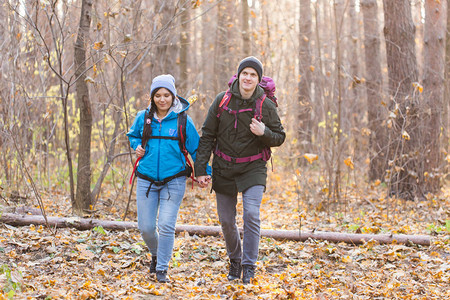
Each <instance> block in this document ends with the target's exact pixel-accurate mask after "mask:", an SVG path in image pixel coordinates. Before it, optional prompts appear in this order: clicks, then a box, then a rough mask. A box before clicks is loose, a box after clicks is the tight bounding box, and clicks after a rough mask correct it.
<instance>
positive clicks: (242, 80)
mask: <svg viewBox="0 0 450 300" xmlns="http://www.w3.org/2000/svg"><path fill="white" fill-rule="evenodd" d="M258 81H259V77H258V73H256V70H255V69H253V68H251V67H247V68H245V69H244V70H242V72H241V73H240V74H239V88H240V89H241V90H242V91H244V92H245V93H247V94H248V93H251V94H253V91H254V90H255V89H256V86H257V85H258ZM241 94H242V92H241Z"/></svg>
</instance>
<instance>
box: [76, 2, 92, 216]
mask: <svg viewBox="0 0 450 300" xmlns="http://www.w3.org/2000/svg"><path fill="white" fill-rule="evenodd" d="M91 11H92V0H83V1H82V4H81V17H80V25H79V27H78V36H77V40H76V42H75V50H74V57H75V76H76V80H77V81H76V87H75V89H76V100H77V103H78V107H79V108H80V139H79V147H78V171H77V193H76V198H75V205H74V207H72V209H73V211H74V213H76V214H82V212H83V210H88V209H90V206H91V204H92V194H91V132H92V111H91V102H90V99H89V88H88V86H87V82H86V80H85V79H86V48H87V46H86V45H87V40H88V38H89V29H90V26H91Z"/></svg>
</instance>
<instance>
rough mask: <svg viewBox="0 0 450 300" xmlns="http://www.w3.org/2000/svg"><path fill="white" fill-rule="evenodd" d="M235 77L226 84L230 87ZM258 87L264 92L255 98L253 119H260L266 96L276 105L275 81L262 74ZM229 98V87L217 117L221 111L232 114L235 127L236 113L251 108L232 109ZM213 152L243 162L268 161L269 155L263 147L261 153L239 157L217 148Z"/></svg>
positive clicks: (233, 160)
mask: <svg viewBox="0 0 450 300" xmlns="http://www.w3.org/2000/svg"><path fill="white" fill-rule="evenodd" d="M236 78H237V74H235V75H233V77H231V78H230V81H228V86H229V87H231V84H232V83H233V81H234V80H235V79H236ZM258 85H259V86H260V87H262V88H263V90H264V94H263V95H262V96H261V97H259V98H258V99H256V103H255V104H256V105H255V119H257V120H258V121H261V119H262V106H263V103H264V100H266V98H269V99H270V100H272V102H273V103H275V105H276V106H277V107H278V102H277V97H275V82H274V81H273V79H272V78H270V77H268V76H263V77H262V79H261V82H260V83H259V84H258ZM230 100H231V92H230V89H228V90H227V91H226V92H225V95H223V98H222V101H220V104H219V108H218V110H217V118H220V115H221V114H222V113H223V111H224V110H225V111H227V112H228V113H229V114H232V115H234V117H235V122H234V128H236V127H237V114H238V113H241V112H245V111H252V110H253V109H252V108H246V109H240V110H232V109H230V108H229V107H228V104H229V103H230ZM214 153H215V154H216V155H218V156H220V157H221V158H223V159H225V160H226V161H230V162H235V163H245V162H251V161H254V160H257V159H262V160H264V161H268V160H269V159H270V156H271V151H270V148H268V147H267V148H264V149H263V150H262V152H261V153H259V154H256V155H253V156H248V157H239V158H233V157H230V156H228V155H226V154H225V153H223V152H221V151H220V150H219V149H218V148H216V149H215V151H214Z"/></svg>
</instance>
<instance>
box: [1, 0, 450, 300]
mask: <svg viewBox="0 0 450 300" xmlns="http://www.w3.org/2000/svg"><path fill="white" fill-rule="evenodd" d="M448 9H449V7H448V3H447V1H438V0H412V1H410V0H383V1H376V0H359V1H358V0H334V1H325V0H299V1H287V0H281V1H257V0H253V1H252V0H248V1H247V0H245V1H235V0H233V1H229V0H222V1H213V0H209V1H184V0H179V1H174V0H167V1H163V0H158V1H144V0H137V1H92V0H79V1H77V0H72V1H69V0H60V1H54V0H48V1H37V0H36V1H20V0H9V1H6V0H3V1H2V4H1V6H0V19H1V22H0V26H1V30H0V42H1V45H2V51H1V52H0V58H1V59H0V75H1V81H0V125H1V126H0V129H1V132H0V148H1V153H2V154H1V157H0V165H1V166H0V168H1V170H2V172H0V215H2V214H3V215H6V214H9V213H16V214H19V213H22V214H28V215H30V214H39V215H41V214H42V215H49V216H58V217H72V216H83V217H91V218H97V219H105V220H124V219H128V220H131V221H135V220H136V206H135V203H134V201H133V199H134V198H133V190H132V185H130V184H129V183H128V180H129V177H130V175H131V170H132V166H133V164H134V161H135V156H134V153H133V152H132V149H130V148H129V144H128V139H127V138H126V136H125V133H126V132H127V130H128V129H129V127H130V125H131V122H132V120H133V118H134V116H135V115H136V113H137V111H139V110H141V109H144V108H145V107H146V106H147V105H148V101H149V96H148V92H149V87H150V83H151V80H152V78H153V77H155V76H157V75H160V74H164V73H171V74H173V75H174V76H175V78H176V85H177V90H178V93H179V95H180V96H183V97H185V98H187V97H189V96H191V95H194V94H195V95H197V96H198V100H197V101H196V102H195V103H194V104H193V105H192V108H191V109H190V110H189V114H190V116H191V117H192V118H193V120H194V123H195V124H196V126H197V128H198V129H199V131H200V128H201V125H202V122H203V120H204V118H205V116H206V112H207V110H208V108H209V105H210V104H211V102H212V100H213V99H214V97H215V96H216V94H217V93H219V92H220V91H223V90H225V89H226V88H227V85H226V84H227V82H228V80H229V78H230V77H231V76H232V75H233V74H235V72H236V70H237V65H238V63H239V61H240V60H241V59H242V58H244V57H245V56H248V55H254V56H256V57H258V58H259V59H260V60H261V61H262V62H263V64H264V73H265V75H268V76H271V77H272V78H274V80H275V82H276V85H277V92H276V96H277V97H278V99H279V100H278V102H279V107H278V111H279V114H280V116H281V118H282V122H283V124H284V126H285V129H286V132H287V138H286V142H285V143H284V145H283V146H282V147H280V148H276V149H273V150H274V153H273V161H272V163H273V164H272V165H270V164H269V169H270V168H272V167H273V172H272V171H269V183H268V187H267V193H266V196H265V197H264V199H263V208H262V216H263V220H262V227H263V228H265V229H276V230H302V231H304V230H322V231H330V232H352V233H391V234H411V235H413V234H428V235H431V236H433V238H432V242H431V244H430V245H429V246H428V247H420V246H417V245H416V246H411V245H407V246H399V245H396V244H395V243H394V244H392V245H391V244H390V245H382V244H378V243H365V244H363V245H362V246H355V245H353V246H351V245H350V246H349V245H346V244H342V243H331V242H328V241H326V240H325V241H317V240H308V241H306V242H305V243H298V242H292V241H284V242H279V241H277V240H274V239H271V238H267V239H264V240H262V246H261V247H262V249H263V250H262V251H261V253H262V254H261V257H260V260H261V264H260V265H259V269H260V270H261V275H259V276H260V277H257V279H258V280H257V281H255V282H254V284H253V287H244V286H235V285H230V284H229V283H227V282H226V281H224V280H223V278H222V277H221V276H220V274H221V273H223V272H225V271H224V270H225V269H226V264H225V260H226V258H225V257H226V255H225V253H224V245H223V242H222V241H221V238H217V237H215V238H214V237H207V236H201V237H199V236H197V235H193V236H190V235H189V234H180V235H178V242H177V245H176V247H177V248H176V249H175V251H174V259H173V261H174V266H173V267H174V268H175V269H176V268H178V272H175V273H176V274H177V275H175V274H174V275H173V276H174V278H175V280H174V281H175V282H174V283H173V285H172V286H171V287H169V288H167V286H159V285H158V284H156V283H155V282H154V280H153V281H152V280H151V279H150V281H149V278H148V275H147V274H146V272H145V268H146V267H145V266H146V263H147V260H148V252H147V251H146V250H144V248H145V247H144V246H143V244H142V240H140V237H139V234H138V232H136V231H135V230H132V231H130V232H129V231H125V232H121V233H114V231H111V232H108V231H105V230H104V229H103V228H101V227H96V228H95V229H92V230H90V231H87V232H82V231H76V230H73V229H59V230H58V231H57V232H56V231H53V230H52V229H51V228H41V227H38V226H34V225H32V224H30V225H28V226H26V227H14V226H11V225H7V224H6V223H5V224H4V225H3V226H2V227H1V231H0V255H2V256H4V259H3V257H2V261H0V263H1V266H2V269H1V273H2V277H0V284H1V286H2V288H3V293H4V294H3V295H4V297H19V298H20V297H24V298H25V297H35V298H45V297H56V298H58V297H63V295H64V297H68V298H71V297H73V298H79V297H81V298H85V299H87V298H89V297H91V298H101V297H106V298H108V297H110V298H114V297H117V298H124V297H130V298H139V297H142V295H146V296H148V295H159V294H161V295H162V296H163V297H164V296H165V297H168V298H171V297H172V298H177V297H179V298H180V299H181V298H185V297H187V295H189V297H194V296H195V297H198V298H201V297H205V298H208V297H221V296H223V297H237V298H239V297H263V298H264V297H266V298H271V297H275V296H276V297H279V298H301V297H306V298H311V297H317V298H320V299H322V298H324V299H326V298H327V297H328V298H330V297H331V298H333V297H341V298H342V297H351V296H358V297H362V298H364V297H366V298H367V299H373V297H388V298H389V297H398V296H400V297H404V298H408V297H409V298H413V297H418V298H420V297H425V298H427V299H433V298H434V299H441V298H440V297H444V298H445V297H448V296H449V294H448V293H449V290H450V287H449V283H448V282H449V273H450V267H449V264H448V257H449V255H450V250H449V233H450V211H449V204H450V203H449V202H450V200H449V198H450V196H449V195H450V192H449V189H450V188H449V185H450V183H449V182H450V175H449V163H450V154H449V145H450V140H449V132H448V131H449V128H450V126H449V125H450V123H449V116H448V111H449V101H448V99H449V94H450V83H449V82H450V80H449V78H450V38H449V32H450V21H449V18H448V17H447V16H448ZM130 200H131V201H130ZM0 218H1V217H0ZM179 223H181V224H191V225H208V226H217V225H218V224H219V223H218V220H217V215H216V212H215V203H214V196H213V194H209V190H208V191H207V190H200V189H198V188H194V189H189V190H188V192H187V194H186V199H185V201H184V204H183V206H182V208H181V211H180V218H179ZM112 237H113V238H112ZM99 241H102V242H99ZM3 260H4V261H3ZM445 261H447V262H445ZM195 263H197V265H196V264H195ZM94 265H95V267H94ZM380 269H381V270H382V271H381V272H379V270H380ZM412 269H414V270H415V271H414V272H412V271H411V270H412ZM43 270H44V272H42V271H43ZM70 270H72V271H70ZM349 270H350V271H349ZM344 271H345V272H344ZM205 273H206V274H208V276H207V278H206V279H199V277H201V276H200V274H205ZM350 273H351V274H350ZM73 274H77V276H73ZM83 274H84V275H85V276H86V274H88V275H87V277H88V278H90V279H89V280H85V279H83V280H81V278H85V276H83ZM349 274H350V275H349ZM202 280H203V281H202ZM149 282H150V283H149ZM380 282H381V283H382V284H380ZM131 283H133V284H131ZM130 285H132V286H134V288H132V287H131V286H130ZM417 286H420V288H417ZM137 287H138V288H137ZM187 287H190V288H193V289H194V290H196V291H197V293H196V294H188V291H187V290H188V288H187ZM299 287H301V289H299ZM261 295H263V296H261Z"/></svg>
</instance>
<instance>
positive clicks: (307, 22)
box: [298, 0, 312, 152]
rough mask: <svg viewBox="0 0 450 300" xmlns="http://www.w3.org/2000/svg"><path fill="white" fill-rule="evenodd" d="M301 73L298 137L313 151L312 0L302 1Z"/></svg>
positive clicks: (306, 147)
mask: <svg viewBox="0 0 450 300" xmlns="http://www.w3.org/2000/svg"><path fill="white" fill-rule="evenodd" d="M299 26H300V27H299V28H300V32H299V74H300V82H299V83H298V92H299V105H298V107H299V113H298V120H299V123H298V138H299V140H300V141H301V142H302V143H305V147H303V148H304V150H305V151H306V152H310V151H311V149H310V148H311V142H312V130H311V112H312V100H311V83H312V82H311V78H312V76H311V72H312V70H311V66H312V58H311V46H310V44H311V42H310V41H311V38H312V16H311V0H301V1H300V19H299Z"/></svg>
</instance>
